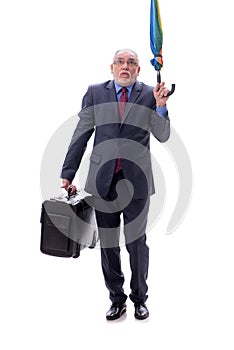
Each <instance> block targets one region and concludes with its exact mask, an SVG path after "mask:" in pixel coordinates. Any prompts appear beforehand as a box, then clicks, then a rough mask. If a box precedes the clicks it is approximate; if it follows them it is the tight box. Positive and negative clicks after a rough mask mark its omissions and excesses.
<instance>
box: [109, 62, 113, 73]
mask: <svg viewBox="0 0 234 350" xmlns="http://www.w3.org/2000/svg"><path fill="white" fill-rule="evenodd" d="M110 70H111V73H112V74H113V63H112V64H111V65H110Z"/></svg>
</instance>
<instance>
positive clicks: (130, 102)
mask: <svg viewBox="0 0 234 350" xmlns="http://www.w3.org/2000/svg"><path fill="white" fill-rule="evenodd" d="M141 90H142V84H141V83H140V82H139V81H136V83H135V85H134V86H133V88H132V92H131V95H130V98H129V100H128V103H127V105H126V109H125V112H124V117H123V120H122V123H124V121H125V120H126V118H127V116H128V113H129V112H130V110H131V108H132V106H133V103H135V102H136V101H137V99H138V97H139V95H140V93H141Z"/></svg>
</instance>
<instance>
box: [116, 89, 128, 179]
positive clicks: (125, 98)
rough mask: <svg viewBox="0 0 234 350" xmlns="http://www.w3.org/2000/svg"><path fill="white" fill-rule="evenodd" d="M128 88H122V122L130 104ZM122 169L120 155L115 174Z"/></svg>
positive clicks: (120, 103)
mask: <svg viewBox="0 0 234 350" xmlns="http://www.w3.org/2000/svg"><path fill="white" fill-rule="evenodd" d="M127 91H128V90H127V88H126V87H122V94H121V95H120V99H119V103H118V107H119V116H120V120H122V118H123V116H124V111H125V107H126V104H127V102H128V92H127ZM121 168H122V166H121V162H120V155H118V158H117V161H116V167H115V173H117V172H118V171H119V170H120V169H121Z"/></svg>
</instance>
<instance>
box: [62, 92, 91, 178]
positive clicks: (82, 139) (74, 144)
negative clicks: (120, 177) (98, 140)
mask: <svg viewBox="0 0 234 350" xmlns="http://www.w3.org/2000/svg"><path fill="white" fill-rule="evenodd" d="M93 112H94V108H93V106H92V93H91V87H89V88H88V91H87V93H86V94H85V96H84V98H83V101H82V109H81V111H80V113H79V114H78V117H79V121H78V124H77V127H76V129H75V131H74V133H73V136H72V139H71V142H70V145H69V147H68V151H67V154H66V157H65V160H64V163H63V166H62V171H61V178H63V179H67V180H69V181H70V182H72V181H73V179H74V177H75V175H76V172H77V170H78V169H79V166H80V163H81V160H82V157H83V155H84V152H85V150H86V147H87V143H88V140H89V139H90V137H91V135H92V133H93V131H94V113H93Z"/></svg>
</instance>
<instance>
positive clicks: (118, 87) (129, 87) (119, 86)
mask: <svg viewBox="0 0 234 350" xmlns="http://www.w3.org/2000/svg"><path fill="white" fill-rule="evenodd" d="M114 84H115V90H116V93H117V94H118V93H119V92H120V91H121V89H122V87H123V86H121V85H119V84H117V83H116V82H115V81H114ZM133 85H134V84H133ZM133 85H130V86H126V89H127V90H128V92H129V93H131V91H132V88H133Z"/></svg>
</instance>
